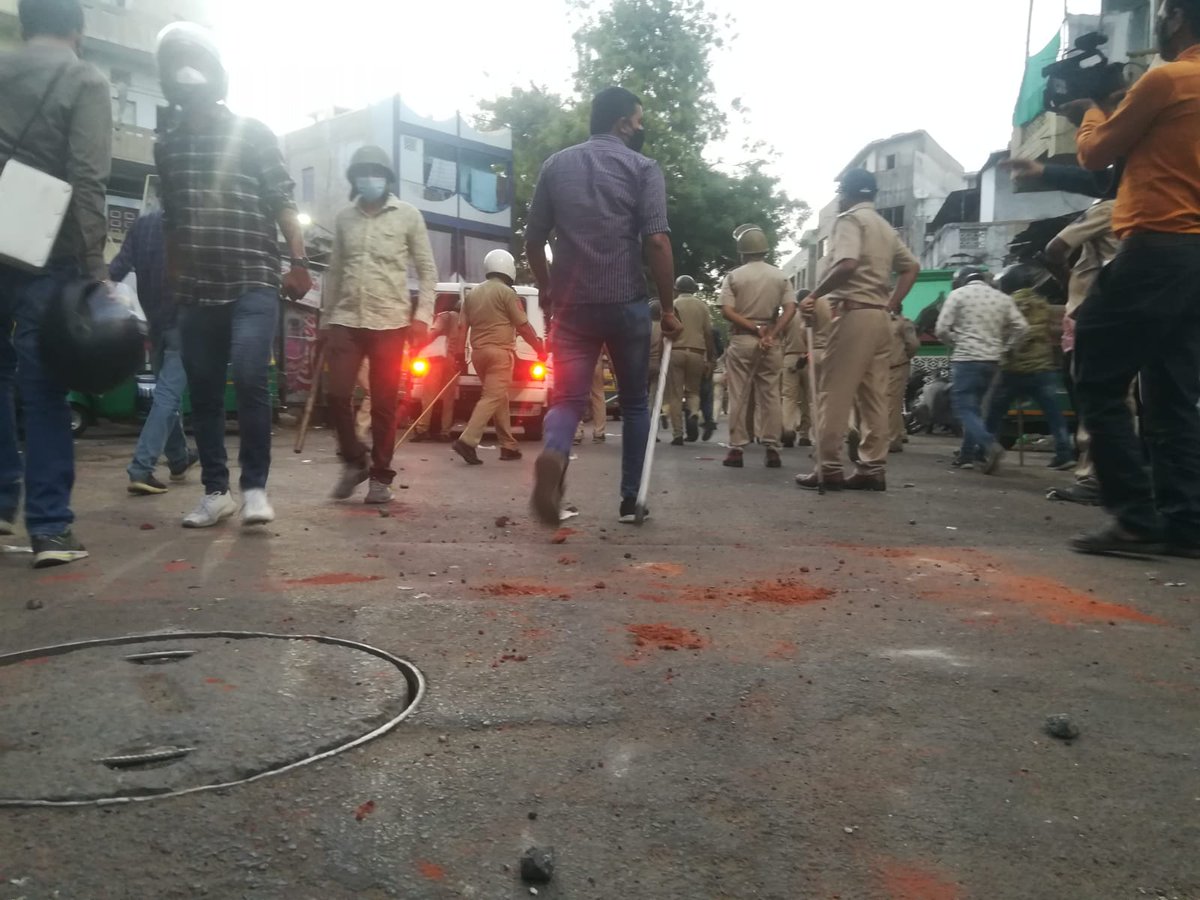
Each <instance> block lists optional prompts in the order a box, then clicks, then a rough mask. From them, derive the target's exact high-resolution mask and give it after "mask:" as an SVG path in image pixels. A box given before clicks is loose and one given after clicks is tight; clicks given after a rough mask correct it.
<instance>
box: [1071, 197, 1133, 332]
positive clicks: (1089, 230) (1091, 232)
mask: <svg viewBox="0 0 1200 900" xmlns="http://www.w3.org/2000/svg"><path fill="white" fill-rule="evenodd" d="M1115 205H1116V201H1115V200H1101V201H1100V202H1099V203H1096V204H1093V205H1092V206H1091V207H1090V208H1088V209H1087V210H1086V211H1085V212H1084V213H1083V215H1081V216H1080V217H1079V218H1078V219H1076V220H1075V221H1074V222H1072V223H1071V224H1070V225H1068V226H1067V227H1066V228H1064V229H1063V230H1062V231H1060V232H1059V233H1058V239H1059V240H1061V241H1062V242H1063V243H1065V244H1066V245H1067V246H1068V247H1070V248H1071V249H1072V250H1075V249H1076V248H1078V249H1079V251H1080V252H1079V261H1078V262H1076V263H1075V267H1074V268H1073V269H1071V283H1070V285H1069V287H1068V289H1067V313H1068V314H1070V313H1073V312H1074V311H1075V310H1077V309H1079V307H1080V305H1081V304H1082V303H1083V301H1084V300H1086V299H1087V295H1088V294H1089V293H1090V292H1091V290H1092V286H1093V285H1094V284H1095V283H1096V279H1097V278H1099V277H1100V270H1101V269H1103V268H1104V264H1105V263H1107V262H1109V261H1110V260H1111V259H1112V258H1113V257H1114V256H1116V255H1117V246H1118V244H1119V243H1120V241H1118V240H1117V236H1116V234H1115V233H1114V232H1113V228H1112V215H1113V207H1114V206H1115Z"/></svg>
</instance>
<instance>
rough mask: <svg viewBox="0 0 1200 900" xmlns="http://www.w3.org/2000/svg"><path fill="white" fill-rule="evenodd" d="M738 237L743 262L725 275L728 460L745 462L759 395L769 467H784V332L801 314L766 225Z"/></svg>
mask: <svg viewBox="0 0 1200 900" xmlns="http://www.w3.org/2000/svg"><path fill="white" fill-rule="evenodd" d="M733 236H734V239H735V240H736V241H737V249H738V253H739V254H740V255H741V257H742V265H741V267H739V268H737V269H734V270H733V271H732V272H730V273H729V275H727V276H726V277H725V284H724V286H723V287H722V288H721V314H722V315H724V316H725V318H726V320H728V322H729V324H730V337H729V349H728V350H726V351H725V380H726V388H727V390H728V391H729V447H730V450H729V455H728V456H726V457H725V462H724V465H726V466H729V467H730V468H735V469H740V468H742V466H743V465H744V463H743V461H742V448H743V447H745V446H746V445H747V444H748V443H750V435H749V431H748V425H749V423H748V421H747V418H748V413H749V409H750V400H751V395H752V394H753V398H754V406H755V409H756V412H757V415H756V417H755V420H756V421H755V424H756V426H758V427H757V429H756V430H757V431H758V433H759V437H760V439H761V440H762V442H763V444H764V445H766V448H767V458H766V464H767V468H768V469H778V468H779V467H780V466H781V465H783V463H782V461H781V460H780V458H779V439H780V435H781V434H782V432H783V425H782V413H783V408H782V405H781V401H780V397H779V389H780V383H779V382H780V378H779V376H780V373H781V372H782V371H783V349H782V348H781V347H780V344H779V336H780V334H781V333H783V332H784V331H786V329H787V327H788V326H789V325H791V322H792V319H793V318H794V317H795V315H796V301H795V298H794V297H793V296H792V285H791V283H790V282H789V281H788V280H787V277H786V276H785V275H784V274H783V272H781V271H780V270H779V269H777V268H775V267H774V266H773V265H771V264H770V263H768V262H767V261H766V255H767V253H768V252H769V250H770V247H769V246H768V245H767V236H766V234H764V233H763V230H762V229H761V228H759V227H758V226H757V225H742V226H741V227H740V228H738V230H737V231H735V232H734V233H733ZM780 309H782V310H783V313H782V315H780V312H779V311H780Z"/></svg>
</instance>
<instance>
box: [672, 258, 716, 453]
mask: <svg viewBox="0 0 1200 900" xmlns="http://www.w3.org/2000/svg"><path fill="white" fill-rule="evenodd" d="M699 289H700V288H699V286H698V285H697V284H696V279H694V278H692V276H691V275H680V276H679V277H678V278H676V279H675V315H676V317H678V319H679V321H680V322H681V323H682V324H683V331H682V332H681V333H680V334H679V335H678V336H677V337H676V338H675V339H674V342H673V352H672V353H671V362H670V368H669V370H668V373H667V394H666V403H667V405H668V406H669V407H670V410H671V431H672V434H673V437H674V440H672V441H671V444H672V446H675V447H682V446H683V437H684V404H685V403H686V405H687V439H688V442H689V443H691V442H695V441H698V440H699V439H700V382H701V381H703V380H704V372H705V369H706V368H707V367H708V364H709V361H710V360H711V359H712V357H713V355H714V350H715V345H714V344H713V337H712V319H711V318H709V315H708V304H706V303H705V302H704V301H703V300H701V299H700V298H699V297H697V296H696V291H698V290H699ZM685 398H686V400H685Z"/></svg>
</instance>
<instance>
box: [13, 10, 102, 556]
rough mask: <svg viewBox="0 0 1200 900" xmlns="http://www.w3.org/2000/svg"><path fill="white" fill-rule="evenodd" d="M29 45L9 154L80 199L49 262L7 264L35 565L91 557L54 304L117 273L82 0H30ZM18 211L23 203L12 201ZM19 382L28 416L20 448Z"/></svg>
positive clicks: (16, 89)
mask: <svg viewBox="0 0 1200 900" xmlns="http://www.w3.org/2000/svg"><path fill="white" fill-rule="evenodd" d="M19 15H20V20H21V31H22V36H23V37H24V41H25V42H24V45H23V46H22V47H20V48H19V49H17V50H14V51H11V52H8V53H3V54H0V165H4V164H7V163H8V161H9V160H12V159H15V160H19V161H20V162H22V163H24V164H25V165H28V166H32V167H33V168H35V169H39V170H41V171H42V172H45V173H47V174H49V175H53V176H55V177H56V178H61V179H63V180H65V181H67V182H68V183H69V184H70V185H71V189H72V195H71V205H70V207H69V209H68V210H67V216H66V220H65V221H64V223H63V226H62V230H61V231H60V233H59V236H58V241H57V243H56V244H55V246H54V249H53V252H52V253H51V256H50V262H49V263H48V264H47V266H46V267H45V269H43V270H42V271H40V272H28V271H25V270H24V269H18V268H16V267H14V266H9V265H6V264H4V263H0V535H4V534H12V533H13V530H14V528H15V524H16V517H17V506H18V503H19V501H20V498H21V481H22V475H23V476H24V483H25V527H26V528H27V529H28V531H29V535H30V538H31V540H32V543H33V552H34V566H35V567H36V568H42V567H45V566H53V565H59V564H62V563H68V562H73V561H74V560H77V559H82V558H84V557H86V556H87V551H86V550H85V549H84V548H83V545H82V544H80V543H79V541H77V540H76V539H75V537H74V536H73V535H72V533H71V524H72V522H73V521H74V515H73V514H72V512H71V487H72V485H73V484H74V481H75V451H74V445H73V443H72V440H71V414H70V409H69V408H68V406H67V392H66V389H65V388H64V387H63V386H62V385H60V384H58V383H56V381H55V379H54V377H53V376H52V375H51V374H50V373H48V372H47V371H46V370H45V369H44V368H43V366H42V360H41V354H40V352H39V332H40V330H41V320H42V315H43V311H44V309H45V307H46V304H47V303H48V301H49V300H50V298H51V297H53V296H54V295H55V293H56V292H57V291H58V290H60V289H61V287H62V285H63V284H64V283H66V282H67V281H69V280H71V279H75V278H79V277H80V276H88V277H90V278H94V279H96V280H97V281H107V280H108V267H107V266H106V265H105V263H104V243H105V240H106V239H107V236H108V226H107V221H106V216H105V209H104V193H105V185H106V183H107V181H108V175H109V169H110V167H111V164H112V103H111V99H110V97H109V86H108V82H107V81H105V79H104V76H103V75H101V74H100V72H99V71H98V70H97V69H96V68H95V66H92V65H90V64H89V63H85V62H82V61H81V60H80V59H79V46H80V42H81V41H82V38H83V24H84V19H83V7H82V5H81V4H80V2H79V0H21V2H20V5H19ZM4 215H5V216H18V217H19V216H20V215H22V211H21V210H9V209H6V210H4ZM14 384H15V385H16V386H17V387H19V388H20V393H21V407H22V412H23V413H24V422H25V444H26V446H25V464H24V466H23V467H22V463H21V457H20V454H19V452H18V449H17V429H16V421H15V415H14V408H13V387H14Z"/></svg>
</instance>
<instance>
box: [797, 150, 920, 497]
mask: <svg viewBox="0 0 1200 900" xmlns="http://www.w3.org/2000/svg"><path fill="white" fill-rule="evenodd" d="M878 192H879V187H878V185H877V183H876V181H875V176H874V175H872V174H871V173H870V172H868V171H866V170H865V169H851V170H850V171H848V172H846V174H845V175H844V176H843V177H842V181H841V185H840V187H839V188H838V205H839V208H840V209H841V214H840V215H839V216H838V218H837V221H836V222H835V223H834V226H833V237H832V241H831V248H830V253H829V256H828V257H827V260H826V263H827V270H826V272H825V275H824V277H823V278H822V279H821V283H820V284H818V285H817V287H816V290H814V291H813V292H812V294H811V295H809V296H808V297H807V298H805V300H804V301H803V302H802V303H801V304H800V309H801V312H802V313H803V314H804V315H805V316H808V317H812V316H813V315H814V313H815V310H816V305H817V301H819V300H820V299H821V298H822V297H828V298H829V301H830V302H831V303H832V304H833V308H834V315H835V320H834V323H833V328H832V330H831V332H830V335H829V343H828V346H827V347H826V349H825V354H824V357H823V359H822V360H821V364H820V366H819V368H818V371H817V410H818V412H817V427H818V430H819V435H818V440H819V443H820V448H819V453H818V455H817V459H818V460H820V465H821V466H822V468H823V470H824V472H823V474H824V479H822V478H821V477H820V476H821V474H822V473H820V472H813V473H811V474H809V475H797V476H796V484H798V485H799V486H800V487H802V488H805V489H806V490H817V489H818V488H819V487H820V486H821V482H822V480H823V481H824V487H825V489H826V490H832V491H837V490H852V491H885V490H887V480H886V478H885V477H884V473H885V471H886V467H887V456H888V444H889V442H890V436H891V435H890V429H889V422H888V418H889V415H888V413H889V404H888V380H889V375H890V372H891V359H892V342H893V337H892V335H893V326H892V319H891V315H890V312H891V311H898V310H899V309H900V305H901V303H903V302H904V298H905V297H906V296H908V292H909V291H910V290H912V286H913V283H914V282H915V281H916V280H917V273H919V272H920V271H921V267H920V264H919V263H918V262H917V258H916V257H915V256H913V254H912V253H911V252H910V251H909V249H908V248H907V247H906V246H904V243H903V242H902V241H901V240H900V236H899V235H898V234H897V233H896V230H895V229H894V228H892V226H891V225H889V224H888V222H887V220H886V219H884V218H883V217H882V216H881V215H879V213H878V212H876V211H875V196H876V194H878ZM893 274H896V275H898V276H899V278H898V279H897V282H896V286H895V287H894V288H893V287H892V275H893ZM856 403H857V405H858V410H859V415H860V417H861V425H860V427H861V429H862V442H861V444H860V446H859V459H858V461H857V463H856V467H857V470H856V471H855V473H854V474H853V475H851V476H850V477H849V478H846V477H845V476H844V474H843V471H842V445H843V444H844V442H845V439H846V431H847V426H848V424H849V420H850V411H851V409H852V408H853V407H854V406H855V404H856Z"/></svg>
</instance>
